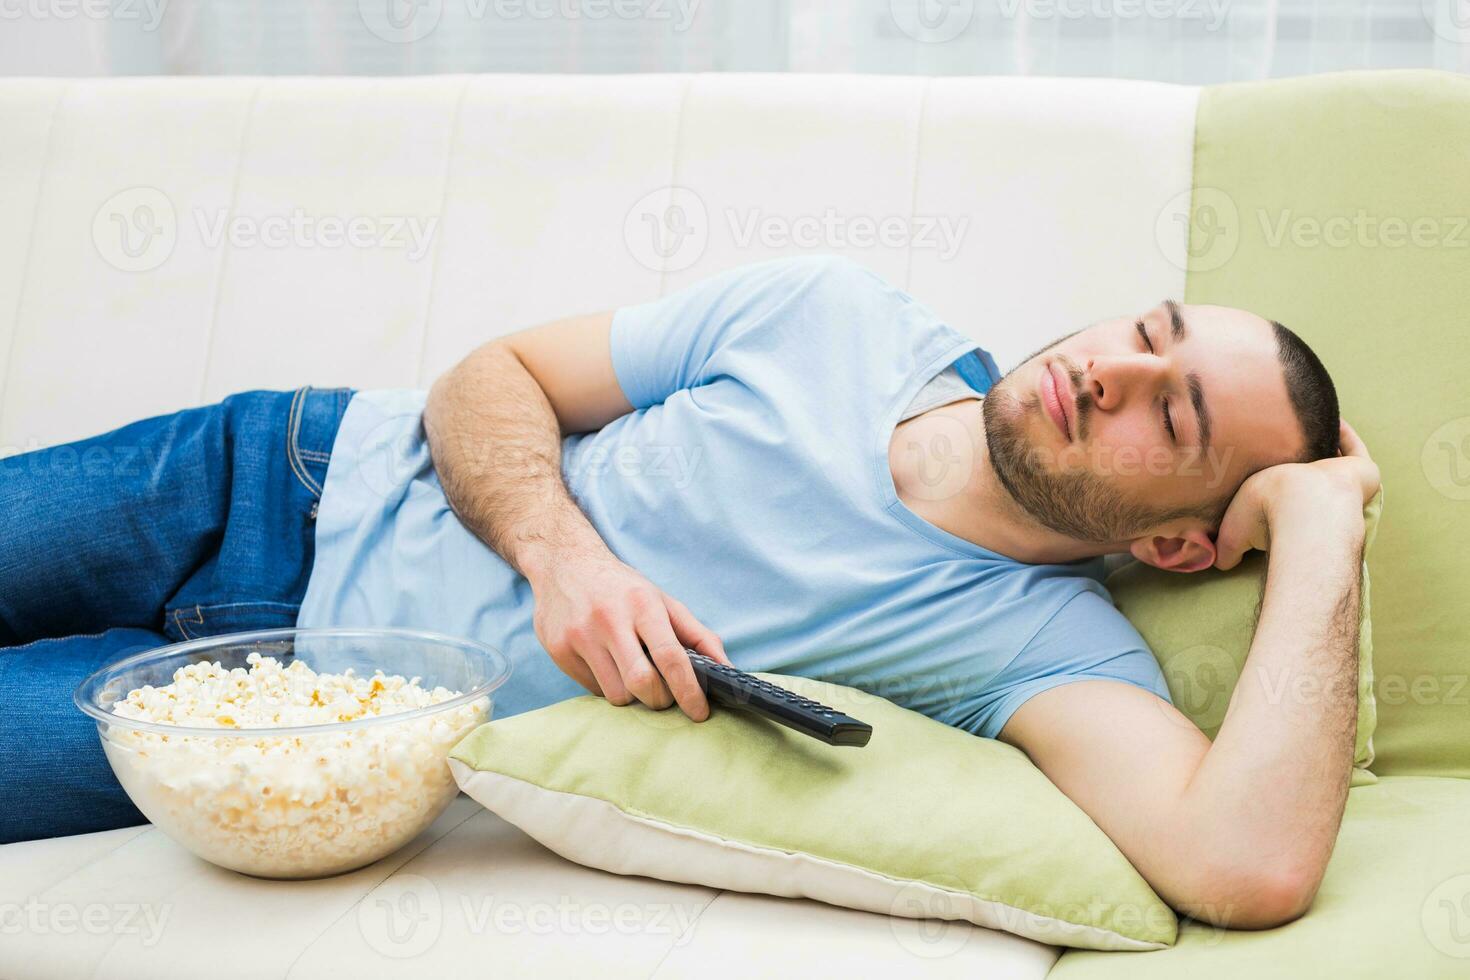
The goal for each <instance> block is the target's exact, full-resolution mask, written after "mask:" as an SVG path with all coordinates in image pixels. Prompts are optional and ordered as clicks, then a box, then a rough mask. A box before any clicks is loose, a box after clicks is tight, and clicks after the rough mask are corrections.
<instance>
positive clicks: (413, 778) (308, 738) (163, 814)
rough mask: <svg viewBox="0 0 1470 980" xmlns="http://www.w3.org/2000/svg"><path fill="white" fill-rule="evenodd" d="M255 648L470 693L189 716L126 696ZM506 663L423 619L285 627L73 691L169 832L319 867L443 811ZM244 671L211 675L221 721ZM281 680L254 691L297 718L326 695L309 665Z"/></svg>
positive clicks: (158, 660) (330, 669) (364, 859)
mask: <svg viewBox="0 0 1470 980" xmlns="http://www.w3.org/2000/svg"><path fill="white" fill-rule="evenodd" d="M252 653H258V654H260V655H261V656H262V657H271V658H274V659H275V660H277V661H279V662H280V663H281V664H283V665H286V666H289V665H290V664H292V663H293V662H297V661H299V662H302V663H304V664H305V665H306V666H307V667H309V668H311V670H312V671H313V672H315V673H316V674H342V673H344V672H346V671H347V670H348V669H351V670H352V671H353V673H354V675H355V676H356V677H358V678H364V679H366V680H367V681H368V682H369V685H371V681H372V678H373V676H374V674H375V673H376V672H377V671H378V670H381V671H382V672H383V673H384V674H386V675H388V676H389V677H392V676H393V675H399V676H401V677H403V678H405V679H411V678H415V677H416V678H419V679H420V682H421V685H422V687H423V688H424V689H425V690H429V691H432V690H434V689H435V688H445V689H447V691H449V692H459V693H458V694H456V695H455V696H453V697H448V698H447V699H446V700H442V701H440V702H438V703H436V704H430V705H428V706H426V707H417V708H412V709H410V710H402V711H399V712H398V713H393V714H381V715H370V716H366V717H361V718H357V719H355V720H348V721H336V722H333V723H330V724H310V725H300V724H297V725H294V726H282V727H269V728H264V727H254V728H236V727H184V726H181V725H174V724H168V723H164V722H156V721H143V720H139V719H134V718H128V717H124V716H122V715H118V714H116V713H115V712H114V710H113V706H114V704H116V703H117V702H119V701H125V700H126V699H127V698H128V695H129V693H130V692H132V691H134V690H137V689H140V688H145V687H152V688H155V689H156V688H161V687H164V686H165V685H168V684H170V683H171V682H173V681H174V674H175V671H178V670H180V669H181V668H186V667H188V666H189V665H191V664H209V663H214V664H218V665H220V666H221V667H222V668H224V669H225V670H226V671H230V670H232V669H234V668H242V669H248V666H249V665H248V663H247V659H246V658H247V657H249V656H250V655H251V654H252ZM509 676H510V662H509V661H508V660H507V659H506V657H505V655H504V654H502V653H500V651H498V650H495V649H493V648H491V647H487V646H484V645H483V644H479V643H475V642H473V641H470V640H462V639H456V638H454V637H450V636H441V635H438V634H435V633H421V632H414V631H410V630H392V629H335V628H333V629H281V630H268V631H264V632H255V633H234V634H230V635H226V636H214V637H207V638H205V639H200V640H191V641H189V642H187V643H176V644H173V645H172V646H165V647H160V648H158V649H156V650H150V651H148V652H146V653H140V654H138V655H136V656H132V657H128V658H127V659H125V660H121V661H119V662H118V663H115V664H112V665H111V666H109V667H104V668H103V669H101V670H99V671H97V673H95V674H93V675H92V676H91V677H88V678H87V679H86V680H85V681H83V682H82V683H81V686H79V687H78V688H77V690H76V694H75V695H74V697H73V700H74V701H75V702H76V705H77V707H78V708H80V709H81V710H82V711H84V712H86V713H87V714H88V715H91V716H92V717H93V718H94V719H96V721H97V733H98V735H100V736H101V738H102V749H103V751H104V752H105V753H106V754H107V760H108V762H109V763H111V764H112V771H113V772H114V773H116V774H117V778H118V781H119V782H121V783H122V786H123V789H125V790H126V791H127V793H128V796H130V797H131V798H132V801H133V804H134V805H135V806H137V808H138V809H139V810H141V811H143V815H144V816H146V817H147V818H148V819H149V820H150V821H152V822H153V824H154V825H155V826H157V827H158V828H159V829H160V830H162V831H163V832H164V833H166V834H168V835H169V836H170V837H172V838H173V839H174V840H176V841H178V842H179V843H180V844H183V845H184V846H185V847H187V848H188V849H189V850H191V851H193V852H194V853H195V854H197V855H199V856H200V857H202V858H204V859H205V860H207V861H211V862H213V863H214V864H217V865H220V866H221V867H225V868H230V869H233V870H235V871H240V872H244V873H245V874H249V875H256V876H259V877H263V878H318V877H323V876H326V875H333V874H341V873H342V872H345V871H351V870H353V869H355V868H360V867H363V866H364V865H367V864H371V863H372V862H374V861H376V860H378V859H379V858H381V857H383V856H385V855H387V854H390V853H392V852H393V851H394V850H396V849H397V848H399V847H401V846H403V845H404V844H406V843H408V842H409V841H410V840H412V839H413V838H414V837H415V836H417V835H418V833H419V832H420V831H422V830H423V829H424V828H425V827H427V826H428V825H429V824H430V823H432V822H433V820H434V818H435V817H437V816H438V815H439V814H440V813H442V812H443V810H444V808H445V807H446V806H448V805H449V801H450V800H452V799H453V798H454V796H455V794H456V793H457V792H458V789H457V787H456V786H455V783H454V777H453V776H452V775H451V774H450V771H449V765H448V762H447V757H448V754H449V750H450V749H451V748H453V747H454V745H455V743H457V742H458V741H459V740H460V739H461V738H463V737H464V736H465V735H466V734H468V733H469V732H470V731H471V730H473V729H474V728H475V727H476V726H478V725H480V724H481V723H482V722H484V721H486V720H488V719H489V717H490V712H491V696H490V695H491V692H492V691H494V690H495V689H496V688H498V687H499V686H500V685H501V684H503V683H505V680H506V678H507V677H509ZM238 677H239V675H238V674H237V675H234V677H231V675H228V674H226V675H223V677H220V678H218V679H213V680H210V681H209V682H208V683H207V685H206V686H205V687H204V689H203V690H204V691H205V692H206V695H207V697H206V701H207V703H213V702H214V701H215V699H216V698H219V699H221V701H222V703H223V704H224V707H222V708H221V714H220V716H219V717H218V719H217V723H219V724H222V725H229V724H243V723H241V722H236V721H234V719H232V718H230V717H228V714H227V712H228V699H229V698H230V697H232V696H233V694H232V690H231V689H232V688H234V687H236V686H237V685H238V683H239V681H238V680H236V679H235V678H238ZM277 681H278V683H277V685H276V686H275V687H274V688H273V689H272V692H271V693H270V694H269V695H268V696H267V697H266V698H265V699H263V700H261V701H258V702H257V703H263V704H268V705H271V706H272V708H273V707H274V706H275V704H277V703H279V704H280V705H281V707H282V709H283V710H284V711H286V713H287V716H288V717H289V714H290V708H291V706H292V705H294V704H310V703H312V699H313V698H317V699H318V700H317V701H316V703H318V704H319V703H321V702H320V700H319V696H318V695H317V694H315V693H313V691H311V690H305V689H304V688H306V687H313V688H314V687H315V686H316V685H314V684H312V683H311V675H310V674H307V673H306V672H305V671H302V670H300V669H299V668H298V669H297V670H294V671H291V670H288V671H286V672H285V673H284V674H283V675H280V677H278V678H277ZM390 690H391V689H390ZM337 693H338V695H339V697H342V696H347V697H356V699H357V701H358V702H361V701H362V699H361V698H360V697H357V696H356V695H342V694H341V692H340V691H339V692H337ZM440 693H441V694H443V693H444V692H440ZM148 696H150V697H152V698H154V699H157V698H166V697H167V695H165V694H162V693H160V692H158V691H156V690H155V691H154V692H150V694H149V695H148ZM328 696H331V693H330V692H329V695H328ZM371 696H373V697H376V694H374V695H371ZM337 703H339V702H335V701H334V702H333V704H334V705H335V704H337ZM340 703H345V704H347V705H348V706H349V707H350V706H351V704H352V701H351V700H348V701H345V702H340Z"/></svg>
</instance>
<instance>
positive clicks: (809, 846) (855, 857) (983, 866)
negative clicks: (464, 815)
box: [450, 675, 1178, 950]
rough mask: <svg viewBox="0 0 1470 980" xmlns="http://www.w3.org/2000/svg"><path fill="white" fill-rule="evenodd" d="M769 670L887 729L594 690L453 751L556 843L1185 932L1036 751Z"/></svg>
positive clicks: (874, 897) (617, 857)
mask: <svg viewBox="0 0 1470 980" xmlns="http://www.w3.org/2000/svg"><path fill="white" fill-rule="evenodd" d="M762 676H767V677H769V679H770V680H772V681H773V682H775V683H778V684H780V685H782V686H784V687H787V688H789V689H792V690H795V691H797V692H799V693H801V694H803V695H805V696H807V697H809V698H813V699H815V700H818V701H822V702H825V703H826V704H829V705H831V706H833V707H835V708H838V709H839V710H842V711H845V712H847V713H848V714H850V715H852V716H854V717H856V718H860V719H862V720H863V721H865V722H868V723H869V724H871V725H872V726H873V727H874V734H873V739H872V741H871V742H869V744H868V745H867V746H865V747H863V748H837V747H833V746H829V745H825V744H823V743H821V742H818V741H816V740H815V739H811V738H808V737H806V736H804V735H799V734H797V733H795V732H792V731H790V730H789V729H786V728H783V727H781V726H778V725H775V724H773V723H771V722H768V721H765V720H763V719H760V718H756V717H753V716H751V715H749V714H748V713H745V712H740V711H729V710H722V709H720V708H718V707H717V708H715V710H714V712H713V713H712V715H711V717H710V719H709V720H708V721H706V722H704V723H702V724H697V725H696V724H694V723H692V722H690V721H688V720H687V719H686V718H685V717H684V716H683V715H682V714H680V713H679V712H678V711H677V710H670V711H662V712H660V711H650V710H648V709H646V708H644V707H642V706H641V705H636V704H635V705H632V706H629V707H624V708H618V707H614V706H612V705H610V704H608V703H607V702H606V701H604V700H602V699H601V698H594V697H591V696H586V697H580V698H573V699H571V700H568V701H563V702H560V703H558V704H554V705H551V706H549V707H546V708H542V709H540V710H537V711H531V712H527V713H525V714H520V715H516V716H513V717H510V718H506V719H501V720H497V721H492V722H489V723H487V724H485V725H482V726H480V727H479V728H478V729H476V730H475V731H474V732H472V733H471V734H470V735H468V736H466V738H465V739H464V740H463V741H461V742H460V743H459V745H458V746H456V747H455V749H454V751H453V752H452V753H451V756H450V767H451V768H452V769H453V771H454V774H455V778H456V779H457V780H458V781H459V785H460V787H461V788H462V789H463V790H464V791H465V792H466V793H468V794H469V795H470V796H472V797H474V798H475V799H476V800H478V801H479V802H480V803H482V804H483V805H484V806H486V807H487V808H489V809H490V810H492V811H494V812H495V813H497V814H499V815H500V816H501V817H503V818H505V819H506V820H508V821H509V822H510V823H512V824H515V825H516V826H518V827H520V828H521V829H522V830H524V831H525V832H526V833H528V834H530V835H531V836H532V837H534V838H535V839H536V840H538V841H540V842H541V843H542V844H545V845H546V846H547V847H549V848H551V850H553V851H555V852H557V853H558V854H560V855H562V856H563V857H566V858H568V859H570V860H572V861H576V862H578V863H580V864H585V865H589V866H591V867H595V868H602V869H604V870H607V871H613V872H616V873H618V874H635V875H646V876H648V877H653V878H660V879H664V880H667V881H680V882H688V883H692V884H700V885H706V886H709V887H713V888H724V889H730V890H734V891H744V892H759V893H764V894H770V895H782V896H788V897H804V898H812V899H816V900H817V901H821V902H827V903H829V904H832V905H841V906H846V907H848V908H856V909H864V910H867V911H871V912H879V913H886V914H890V915H896V916H903V917H907V918H924V919H946V920H964V921H969V922H973V923H975V924H977V925H981V926H986V927H989V928H994V929H1004V930H1006V931H1008V932H1013V933H1016V934H1017V935H1021V936H1026V937H1028V938H1031V939H1035V940H1039V941H1040V942H1044V943H1051V944H1057V945H1065V946H1076V947H1081V948H1086V949H1126V950H1144V949H1157V948H1160V947H1163V946H1167V945H1169V944H1171V943H1173V942H1174V938H1175V934H1176V932H1177V929H1178V923H1177V921H1176V920H1175V917H1174V913H1173V912H1172V911H1170V909H1169V908H1168V906H1166V905H1165V904H1164V903H1163V902H1162V901H1161V900H1160V899H1159V897H1158V896H1157V895H1155V894H1154V892H1153V890H1152V889H1150V888H1149V886H1148V884H1147V883H1146V882H1145V881H1144V880H1143V878H1142V877H1140V876H1139V874H1138V872H1137V871H1135V870H1134V869H1133V867H1132V865H1130V864H1129V863H1128V861H1127V859H1125V858H1124V857H1123V855H1122V854H1121V853H1120V852H1119V851H1118V849H1117V848H1116V847H1115V846H1114V845H1113V843H1112V841H1110V840H1109V839H1108V838H1107V837H1106V836H1105V835H1104V834H1103V832H1102V831H1101V830H1099V829H1098V827H1097V825H1096V824H1094V823H1093V822H1092V821H1091V820H1090V819H1088V817H1087V815H1086V814H1085V813H1083V812H1082V811H1081V810H1080V809H1078V808H1077V806H1076V805H1075V804H1073V803H1072V802H1071V801H1070V800H1069V799H1067V797H1066V796H1064V795H1062V793H1061V792H1060V791H1059V790H1058V789H1057V788H1056V787H1055V786H1053V785H1052V784H1051V783H1050V782H1049V781H1048V780H1047V778H1046V777H1045V776H1044V775H1042V773H1041V771H1040V770H1038V769H1037V768H1036V767H1035V766H1034V765H1032V764H1031V762H1030V760H1028V759H1027V758H1026V756H1025V755H1024V754H1023V753H1021V752H1019V751H1018V750H1016V749H1014V748H1012V747H1011V746H1008V745H1006V744H1004V743H1002V742H997V741H994V740H992V739H985V738H977V737H976V736H974V735H971V734H969V733H967V732H963V731H960V730H959V729H955V728H951V727H949V726H947V725H944V724H941V723H939V722H937V721H933V720H931V719H929V718H927V717H925V716H923V715H920V714H918V713H916V712H913V711H909V710H907V709H905V708H901V707H899V706H898V705H895V704H892V703H891V702H889V701H885V700H884V699H882V698H879V697H875V696H873V695H870V694H865V693H862V692H860V691H857V690H854V689H852V688H848V687H839V686H837V685H833V684H824V683H821V682H819V681H813V680H808V679H805V678H800V677H785V676H778V675H762Z"/></svg>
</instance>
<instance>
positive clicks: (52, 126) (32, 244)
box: [0, 82, 75, 432]
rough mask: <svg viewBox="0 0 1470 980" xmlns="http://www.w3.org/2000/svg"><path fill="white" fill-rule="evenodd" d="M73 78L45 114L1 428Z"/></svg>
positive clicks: (1, 398) (1, 390)
mask: <svg viewBox="0 0 1470 980" xmlns="http://www.w3.org/2000/svg"><path fill="white" fill-rule="evenodd" d="M74 85H75V83H74V82H68V83H67V84H65V85H63V86H62V87H61V88H60V89H59V90H58V91H57V94H56V99H55V100H54V101H53V102H52V103H51V111H50V113H48V114H47V116H46V152H45V154H44V155H43V156H42V157H41V170H40V172H39V173H37V174H36V200H35V201H34V202H33V203H32V204H31V227H30V229H29V230H28V231H27V232H26V254H25V258H24V259H22V260H21V272H20V286H19V288H18V289H16V291H15V313H14V315H13V316H11V318H10V343H9V345H8V350H7V351H6V354H5V362H4V366H5V378H4V381H5V383H4V385H0V432H4V431H5V392H7V391H12V390H14V389H13V387H12V386H11V384H10V381H11V379H12V378H13V377H14V376H15V352H16V350H17V349H18V348H19V347H20V314H21V311H22V310H24V309H25V299H26V293H27V292H28V291H29V289H30V284H31V259H32V257H33V256H34V255H35V254H36V229H37V228H39V227H40V225H41V201H42V200H43V199H44V198H45V196H46V195H45V193H44V192H45V187H46V177H47V175H48V174H49V173H50V172H51V156H52V151H53V150H54V149H55V147H56V114H57V112H58V111H60V108H61V104H62V103H63V102H64V101H66V97H67V96H68V95H70V94H71V90H72V87H73V86H74Z"/></svg>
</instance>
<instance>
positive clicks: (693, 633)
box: [664, 595, 735, 667]
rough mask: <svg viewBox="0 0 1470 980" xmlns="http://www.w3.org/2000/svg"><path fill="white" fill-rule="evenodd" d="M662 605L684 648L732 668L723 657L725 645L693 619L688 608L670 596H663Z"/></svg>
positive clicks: (711, 631) (727, 658)
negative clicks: (666, 608) (666, 609)
mask: <svg viewBox="0 0 1470 980" xmlns="http://www.w3.org/2000/svg"><path fill="white" fill-rule="evenodd" d="M664 605H665V606H667V607H668V609H669V625H671V626H673V627H674V635H675V636H677V637H678V638H679V642H680V643H682V644H684V645H685V646H686V647H691V648H693V649H695V650H698V651H699V652H700V653H702V654H704V655H705V656H706V657H709V658H711V659H712V660H718V661H719V662H720V663H722V664H725V665H727V666H730V667H733V666H735V665H734V664H732V663H730V658H729V657H727V656H725V644H723V643H721V642H720V638H719V637H718V636H716V635H715V631H714V630H712V629H710V628H709V627H708V626H706V625H704V624H703V623H701V622H700V621H699V620H697V619H695V618H694V614H693V613H692V612H690V611H689V607H688V606H686V605H684V603H682V602H680V601H679V600H678V599H675V598H674V597H673V596H671V595H666V596H664Z"/></svg>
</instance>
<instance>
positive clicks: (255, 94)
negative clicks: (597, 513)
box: [198, 82, 265, 404]
mask: <svg viewBox="0 0 1470 980" xmlns="http://www.w3.org/2000/svg"><path fill="white" fill-rule="evenodd" d="M264 87H265V83H264V82H257V83H256V85H255V88H254V89H253V90H252V91H251V93H250V103H249V104H248V105H247V106H246V107H245V121H244V122H243V123H241V125H240V143H239V145H238V146H237V147H236V148H235V179H234V180H233V181H232V182H231V183H230V209H229V211H228V212H227V213H228V214H230V215H233V214H234V213H235V208H236V207H238V206H239V203H240V184H241V182H242V181H243V180H244V173H245V147H246V144H247V143H248V142H249V140H250V130H251V127H252V126H253V125H254V122H255V107H256V106H257V104H259V102H260V92H261V89H263V88H264ZM229 259H230V236H228V235H226V236H224V239H223V241H221V242H220V256H219V261H218V262H217V263H216V264H215V269H214V290H213V296H211V297H210V303H209V326H208V328H207V329H206V330H205V333H204V360H203V363H202V364H201V366H200V372H199V398H198V403H199V404H204V401H205V393H206V392H207V391H208V390H209V366H210V363H211V362H212V361H213V359H214V337H215V333H216V331H217V329H218V327H219V307H220V301H221V297H222V296H223V294H224V284H225V273H226V272H227V271H228V270H229Z"/></svg>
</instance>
